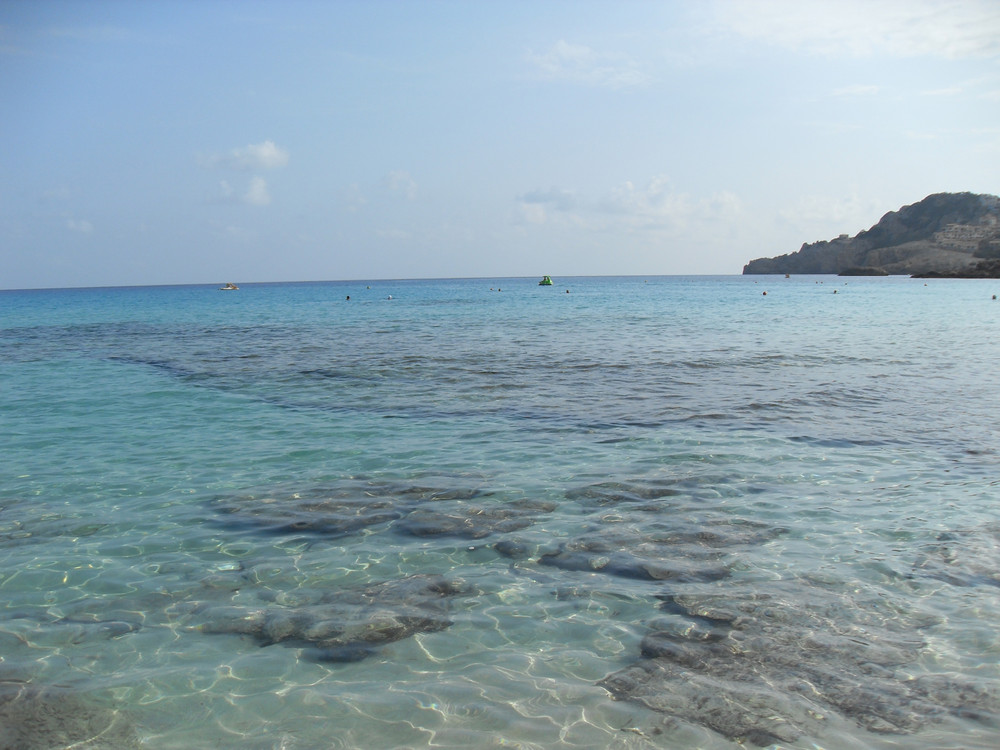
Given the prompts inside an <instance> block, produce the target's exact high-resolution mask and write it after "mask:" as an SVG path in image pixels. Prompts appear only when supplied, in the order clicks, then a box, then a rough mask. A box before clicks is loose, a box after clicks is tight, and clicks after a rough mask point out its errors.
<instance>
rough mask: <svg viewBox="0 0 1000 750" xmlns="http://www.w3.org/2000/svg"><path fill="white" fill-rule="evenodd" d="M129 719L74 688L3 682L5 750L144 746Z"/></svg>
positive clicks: (0, 733)
mask: <svg viewBox="0 0 1000 750" xmlns="http://www.w3.org/2000/svg"><path fill="white" fill-rule="evenodd" d="M141 747H142V745H141V743H140V742H139V738H138V736H137V735H136V733H135V730H134V728H133V726H132V724H131V722H130V721H129V720H128V718H127V717H126V716H125V715H124V714H123V713H121V712H119V711H116V710H115V709H113V708H110V707H108V706H107V705H105V704H103V703H102V702H100V701H98V700H96V699H94V698H91V697H90V696H88V695H86V694H85V693H80V692H77V691H75V690H71V689H69V688H52V687H46V688H39V687H35V686H31V685H24V684H16V683H4V682H0V748H5V749H7V748H9V749H10V750H35V749H36V748H79V750H130V749H135V750H138V748H141Z"/></svg>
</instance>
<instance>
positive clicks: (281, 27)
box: [0, 0, 1000, 289]
mask: <svg viewBox="0 0 1000 750" xmlns="http://www.w3.org/2000/svg"><path fill="white" fill-rule="evenodd" d="M0 143H2V144H3V145H2V148H0V288H3V289H20V288H51V287H75V286H114V285H147V284H183V283H216V282H225V281H234V282H237V283H239V282H255V281H305V280H335V279H398V278H454V277H475V278H480V277H481V278H502V277H509V276H528V277H531V276H541V275H542V274H548V275H551V276H553V277H556V278H558V277H559V276H582V275H619V274H621V275H660V274H668V275H669V274H738V273H740V272H741V271H742V268H743V265H744V264H745V263H747V262H748V261H749V260H751V259H753V258H758V257H763V256H774V255H781V254H784V253H789V252H794V251H796V250H798V249H799V247H800V246H801V245H802V243H804V242H814V241H817V240H824V239H830V238H833V237H836V236H837V235H839V234H842V233H847V234H851V235H853V234H856V233H857V232H859V231H861V230H863V229H867V228H869V227H870V226H872V225H874V224H875V223H876V222H877V221H878V220H879V219H880V218H881V217H882V216H883V215H884V214H885V213H886V212H888V211H892V210H896V209H898V208H900V207H901V206H903V205H908V204H911V203H916V202H917V201H919V200H921V199H922V198H924V197H925V196H927V195H929V194H931V193H937V192H964V191H971V192H974V193H991V194H998V193H1000V0H930V1H925V0H902V1H899V2H897V1H896V0H834V1H830V2H827V1H825V0H794V1H785V0H697V1H696V0H661V1H660V2H652V1H651V0H650V1H642V2H640V1H638V0H615V1H612V0H605V1H602V2H593V1H589V0H574V1H572V2H569V1H559V0H529V1H527V2H525V1H522V0H504V2H480V1H473V0H469V1H467V2H436V1H431V0H405V1H404V0H398V1H395V2H394V1H392V0H366V1H365V2H356V1H353V0H339V1H328V2H305V1H304V0H280V1H276V0H272V1H268V2H253V1H252V0H245V1H237V0H227V1H223V0H146V1H145V2H135V1H133V0H127V1H125V0H88V1H87V2H83V1H82V0H61V1H60V0H2V2H0Z"/></svg>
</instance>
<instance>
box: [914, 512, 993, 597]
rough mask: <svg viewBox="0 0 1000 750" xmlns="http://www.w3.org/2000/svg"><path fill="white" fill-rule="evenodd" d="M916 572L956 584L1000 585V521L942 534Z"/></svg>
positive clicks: (915, 569) (929, 549) (919, 561)
mask: <svg viewBox="0 0 1000 750" xmlns="http://www.w3.org/2000/svg"><path fill="white" fill-rule="evenodd" d="M913 571H914V574H916V575H923V576H927V577H930V578H936V579H938V580H940V581H944V582H946V583H950V584H951V585H953V586H1000V523H987V524H984V525H982V526H981V527H979V528H976V529H964V530H960V531H949V532H945V533H942V534H940V535H939V536H938V538H937V542H936V543H935V544H932V545H929V546H927V547H926V548H924V551H923V554H922V555H921V556H920V558H919V559H918V560H917V561H916V563H915V564H914V566H913Z"/></svg>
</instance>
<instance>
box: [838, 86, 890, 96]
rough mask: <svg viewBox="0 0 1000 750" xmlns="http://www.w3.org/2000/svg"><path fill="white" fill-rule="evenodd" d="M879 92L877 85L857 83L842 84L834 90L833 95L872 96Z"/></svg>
mask: <svg viewBox="0 0 1000 750" xmlns="http://www.w3.org/2000/svg"><path fill="white" fill-rule="evenodd" d="M878 92H879V87H878V86H866V85H864V84H858V85H856V86H844V87H843V88H839V89H836V90H834V92H833V95H834V96H873V95H875V94H877V93H878Z"/></svg>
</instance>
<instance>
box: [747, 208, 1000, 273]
mask: <svg viewBox="0 0 1000 750" xmlns="http://www.w3.org/2000/svg"><path fill="white" fill-rule="evenodd" d="M743 273H744V274H781V273H784V274H793V273H794V274H840V275H855V276H857V275H867V276H871V275H887V274H906V275H911V276H925V277H958V278H1000V197H997V196H995V195H977V194H974V193H935V194H933V195H929V196H927V197H926V198H924V199H923V200H922V201H920V202H919V203H914V204H912V205H909V206H903V207H902V208H900V209H899V210H898V211H890V212H889V213H887V214H886V215H885V216H883V217H882V218H881V220H879V222H878V223H877V224H875V225H874V226H873V227H871V229H868V230H867V231H863V232H859V233H858V234H857V235H855V236H854V237H849V236H848V235H846V234H842V235H840V236H839V237H837V238H836V239H832V240H825V241H820V242H812V243H806V244H803V245H802V247H801V248H800V249H799V251H798V252H795V253H789V254H787V255H781V256H778V257H775V258H757V259H756V260H752V261H750V262H749V263H747V264H746V265H745V266H744V267H743Z"/></svg>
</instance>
